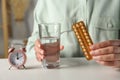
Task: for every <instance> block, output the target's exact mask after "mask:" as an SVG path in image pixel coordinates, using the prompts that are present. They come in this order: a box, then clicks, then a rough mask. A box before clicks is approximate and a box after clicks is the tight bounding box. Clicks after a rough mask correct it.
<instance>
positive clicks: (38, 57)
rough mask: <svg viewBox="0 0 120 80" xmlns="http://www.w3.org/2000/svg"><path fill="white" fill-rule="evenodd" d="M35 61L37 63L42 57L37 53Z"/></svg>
mask: <svg viewBox="0 0 120 80" xmlns="http://www.w3.org/2000/svg"><path fill="white" fill-rule="evenodd" d="M36 59H37V60H38V61H42V59H43V55H40V54H39V53H36Z"/></svg>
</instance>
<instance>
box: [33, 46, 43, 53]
mask: <svg viewBox="0 0 120 80" xmlns="http://www.w3.org/2000/svg"><path fill="white" fill-rule="evenodd" d="M34 50H35V52H36V53H39V54H41V55H43V54H44V50H43V49H40V48H39V47H37V46H35V47H34Z"/></svg>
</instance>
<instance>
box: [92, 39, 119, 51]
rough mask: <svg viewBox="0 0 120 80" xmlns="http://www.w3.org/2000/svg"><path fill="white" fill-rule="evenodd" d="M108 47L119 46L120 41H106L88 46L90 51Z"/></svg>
mask: <svg viewBox="0 0 120 80" xmlns="http://www.w3.org/2000/svg"><path fill="white" fill-rule="evenodd" d="M108 46H120V40H108V41H104V42H100V43H96V44H93V45H92V46H90V49H91V50H95V49H99V48H104V47H108Z"/></svg>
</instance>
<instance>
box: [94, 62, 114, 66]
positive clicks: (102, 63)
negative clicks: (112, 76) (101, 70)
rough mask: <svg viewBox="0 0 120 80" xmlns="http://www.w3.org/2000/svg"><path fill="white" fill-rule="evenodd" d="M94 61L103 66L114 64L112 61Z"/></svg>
mask: <svg viewBox="0 0 120 80" xmlns="http://www.w3.org/2000/svg"><path fill="white" fill-rule="evenodd" d="M96 62H97V63H99V64H101V65H105V66H114V61H96Z"/></svg>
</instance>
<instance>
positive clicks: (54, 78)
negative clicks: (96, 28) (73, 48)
mask: <svg viewBox="0 0 120 80" xmlns="http://www.w3.org/2000/svg"><path fill="white" fill-rule="evenodd" d="M60 64H61V66H60V68H59V69H43V68H42V67H41V64H40V63H39V62H37V60H36V59H29V60H27V62H26V65H25V66H26V69H23V70H18V69H15V68H14V67H12V69H11V70H9V67H10V65H9V63H8V60H7V59H0V67H1V68H0V80H120V69H116V68H111V67H106V66H102V65H99V64H97V63H96V62H94V61H87V60H86V59H84V58H62V59H61V63H60Z"/></svg>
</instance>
